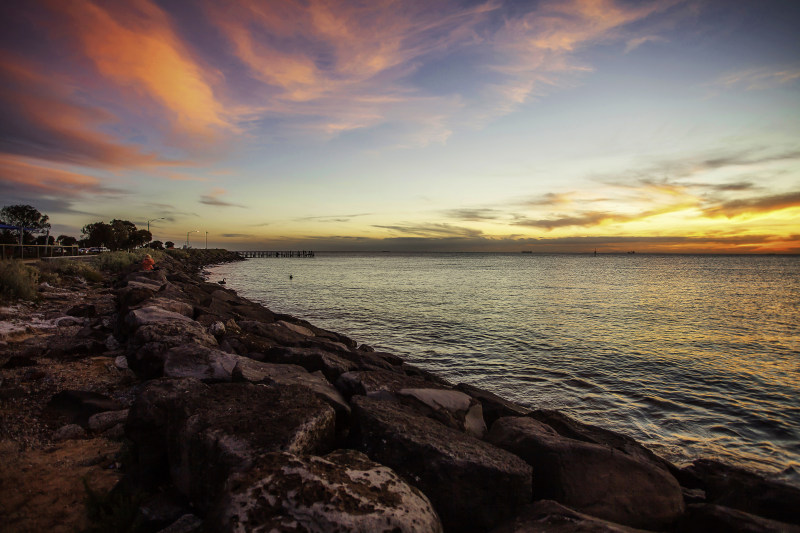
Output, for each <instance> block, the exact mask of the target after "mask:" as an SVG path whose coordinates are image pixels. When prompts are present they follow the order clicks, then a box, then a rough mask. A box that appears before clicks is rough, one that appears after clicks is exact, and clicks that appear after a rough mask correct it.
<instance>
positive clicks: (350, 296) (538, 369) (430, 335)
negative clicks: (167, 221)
mask: <svg viewBox="0 0 800 533" xmlns="http://www.w3.org/2000/svg"><path fill="white" fill-rule="evenodd" d="M290 276H291V278H290ZM223 277H225V278H227V287H229V288H232V289H235V290H236V291H237V292H238V293H239V294H240V295H241V296H244V297H247V298H249V299H251V300H254V301H256V302H259V303H261V304H263V305H265V306H266V307H268V308H270V309H272V310H273V311H276V312H280V313H288V314H291V315H294V316H297V317H299V318H303V319H306V320H308V321H310V322H312V323H313V324H315V325H317V326H319V327H322V328H325V329H329V330H333V331H337V332H340V333H343V334H345V335H348V336H349V337H351V338H353V339H354V340H356V341H358V342H359V343H366V344H369V345H370V346H373V347H374V348H375V349H377V350H382V351H388V352H392V353H396V354H399V355H402V356H404V357H406V358H407V359H408V360H409V361H410V362H412V363H414V364H416V365H418V366H420V367H423V368H426V369H429V370H432V371H434V372H437V373H438V374H439V375H441V376H443V377H445V378H447V379H448V380H450V381H452V382H454V383H459V382H465V383H470V384H474V385H477V386H479V387H482V388H485V389H488V390H490V391H492V392H495V393H497V394H499V395H501V396H503V397H505V398H508V399H510V400H513V401H515V402H518V403H520V404H522V405H525V406H528V407H532V408H546V409H558V410H561V411H563V412H565V413H567V414H569V415H571V416H573V417H575V418H577V419H579V420H581V421H583V422H586V423H589V424H594V425H598V426H601V427H604V428H607V429H611V430H614V431H617V432H620V433H624V434H626V435H629V436H631V437H633V438H635V439H636V440H638V441H640V442H642V443H643V444H645V445H646V446H647V447H649V448H650V449H652V450H653V451H654V452H656V453H658V454H660V455H662V456H664V457H666V458H667V459H670V460H672V461H673V462H675V463H677V464H679V465H682V464H685V463H687V462H689V461H691V460H692V459H694V458H697V457H709V458H716V459H720V460H723V461H726V462H728V463H731V464H734V465H739V466H744V467H746V468H750V469H754V470H759V471H761V472H762V473H765V474H767V475H768V476H770V477H772V478H777V479H781V480H783V481H787V482H789V483H792V484H793V485H797V486H800V257H799V256H731V255H650V254H621V255H614V254H599V255H596V256H595V255H591V254H587V255H579V254H576V255H567V254H563V255H539V254H520V253H517V254H481V253H440V254H439V253H426V254H405V253H317V254H316V257H314V258H305V259H295V258H281V259H275V258H269V259H249V260H247V261H244V262H241V263H232V264H225V265H219V266H216V267H213V268H211V269H210V273H209V279H210V280H212V281H215V280H219V279H221V278H223Z"/></svg>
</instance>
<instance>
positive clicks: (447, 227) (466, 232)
mask: <svg viewBox="0 0 800 533" xmlns="http://www.w3.org/2000/svg"><path fill="white" fill-rule="evenodd" d="M372 227H374V228H381V229H388V230H390V231H393V232H397V233H406V234H410V235H415V236H419V237H441V236H450V237H476V236H479V235H481V234H482V233H483V232H482V231H480V230H475V229H471V228H465V227H461V226H453V225H451V224H446V223H443V224H396V225H386V226H384V225H373V226H372Z"/></svg>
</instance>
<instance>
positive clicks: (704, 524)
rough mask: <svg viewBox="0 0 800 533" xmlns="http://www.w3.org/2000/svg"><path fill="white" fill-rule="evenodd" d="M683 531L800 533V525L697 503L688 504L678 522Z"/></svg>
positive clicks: (698, 532)
mask: <svg viewBox="0 0 800 533" xmlns="http://www.w3.org/2000/svg"><path fill="white" fill-rule="evenodd" d="M677 530H678V531H681V532H682V533H683V532H685V533H706V532H708V531H725V532H726V533H800V526H797V525H795V524H787V523H785V522H779V521H777V520H770V519H768V518H763V517H760V516H755V515H752V514H749V513H745V512H744V511H739V510H736V509H731V508H729V507H723V506H721V505H713V504H703V503H699V504H698V503H695V504H691V505H688V506H687V508H686V514H684V515H683V518H682V519H681V521H680V522H679V523H678V527H677Z"/></svg>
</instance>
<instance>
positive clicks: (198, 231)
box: [186, 229, 200, 250]
mask: <svg viewBox="0 0 800 533" xmlns="http://www.w3.org/2000/svg"><path fill="white" fill-rule="evenodd" d="M190 233H200V230H199V229H193V230H192V231H187V232H186V249H187V250H188V249H189V234H190Z"/></svg>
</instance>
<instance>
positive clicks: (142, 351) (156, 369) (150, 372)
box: [128, 317, 217, 378]
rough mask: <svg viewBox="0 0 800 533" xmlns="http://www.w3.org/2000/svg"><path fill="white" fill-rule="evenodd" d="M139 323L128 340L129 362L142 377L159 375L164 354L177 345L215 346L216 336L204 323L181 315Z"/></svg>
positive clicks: (162, 365) (162, 367)
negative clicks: (158, 320) (163, 320)
mask: <svg viewBox="0 0 800 533" xmlns="http://www.w3.org/2000/svg"><path fill="white" fill-rule="evenodd" d="M184 319H185V320H172V321H168V322H161V323H156V324H148V325H144V326H141V327H140V328H139V329H137V330H136V333H135V334H134V336H133V339H131V340H130V341H129V342H128V365H129V366H130V368H131V369H132V370H134V371H135V372H136V373H137V374H139V375H140V376H142V377H148V378H151V377H158V376H161V375H162V373H163V371H164V354H165V353H166V352H167V351H168V350H169V349H170V348H174V347H176V346H182V345H184V344H197V345H200V346H207V347H216V346H217V340H216V339H215V338H214V337H212V336H211V335H209V334H208V332H207V331H206V330H205V328H204V327H203V326H201V325H200V324H198V323H197V322H195V321H194V320H189V319H186V318H185V317H184Z"/></svg>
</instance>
